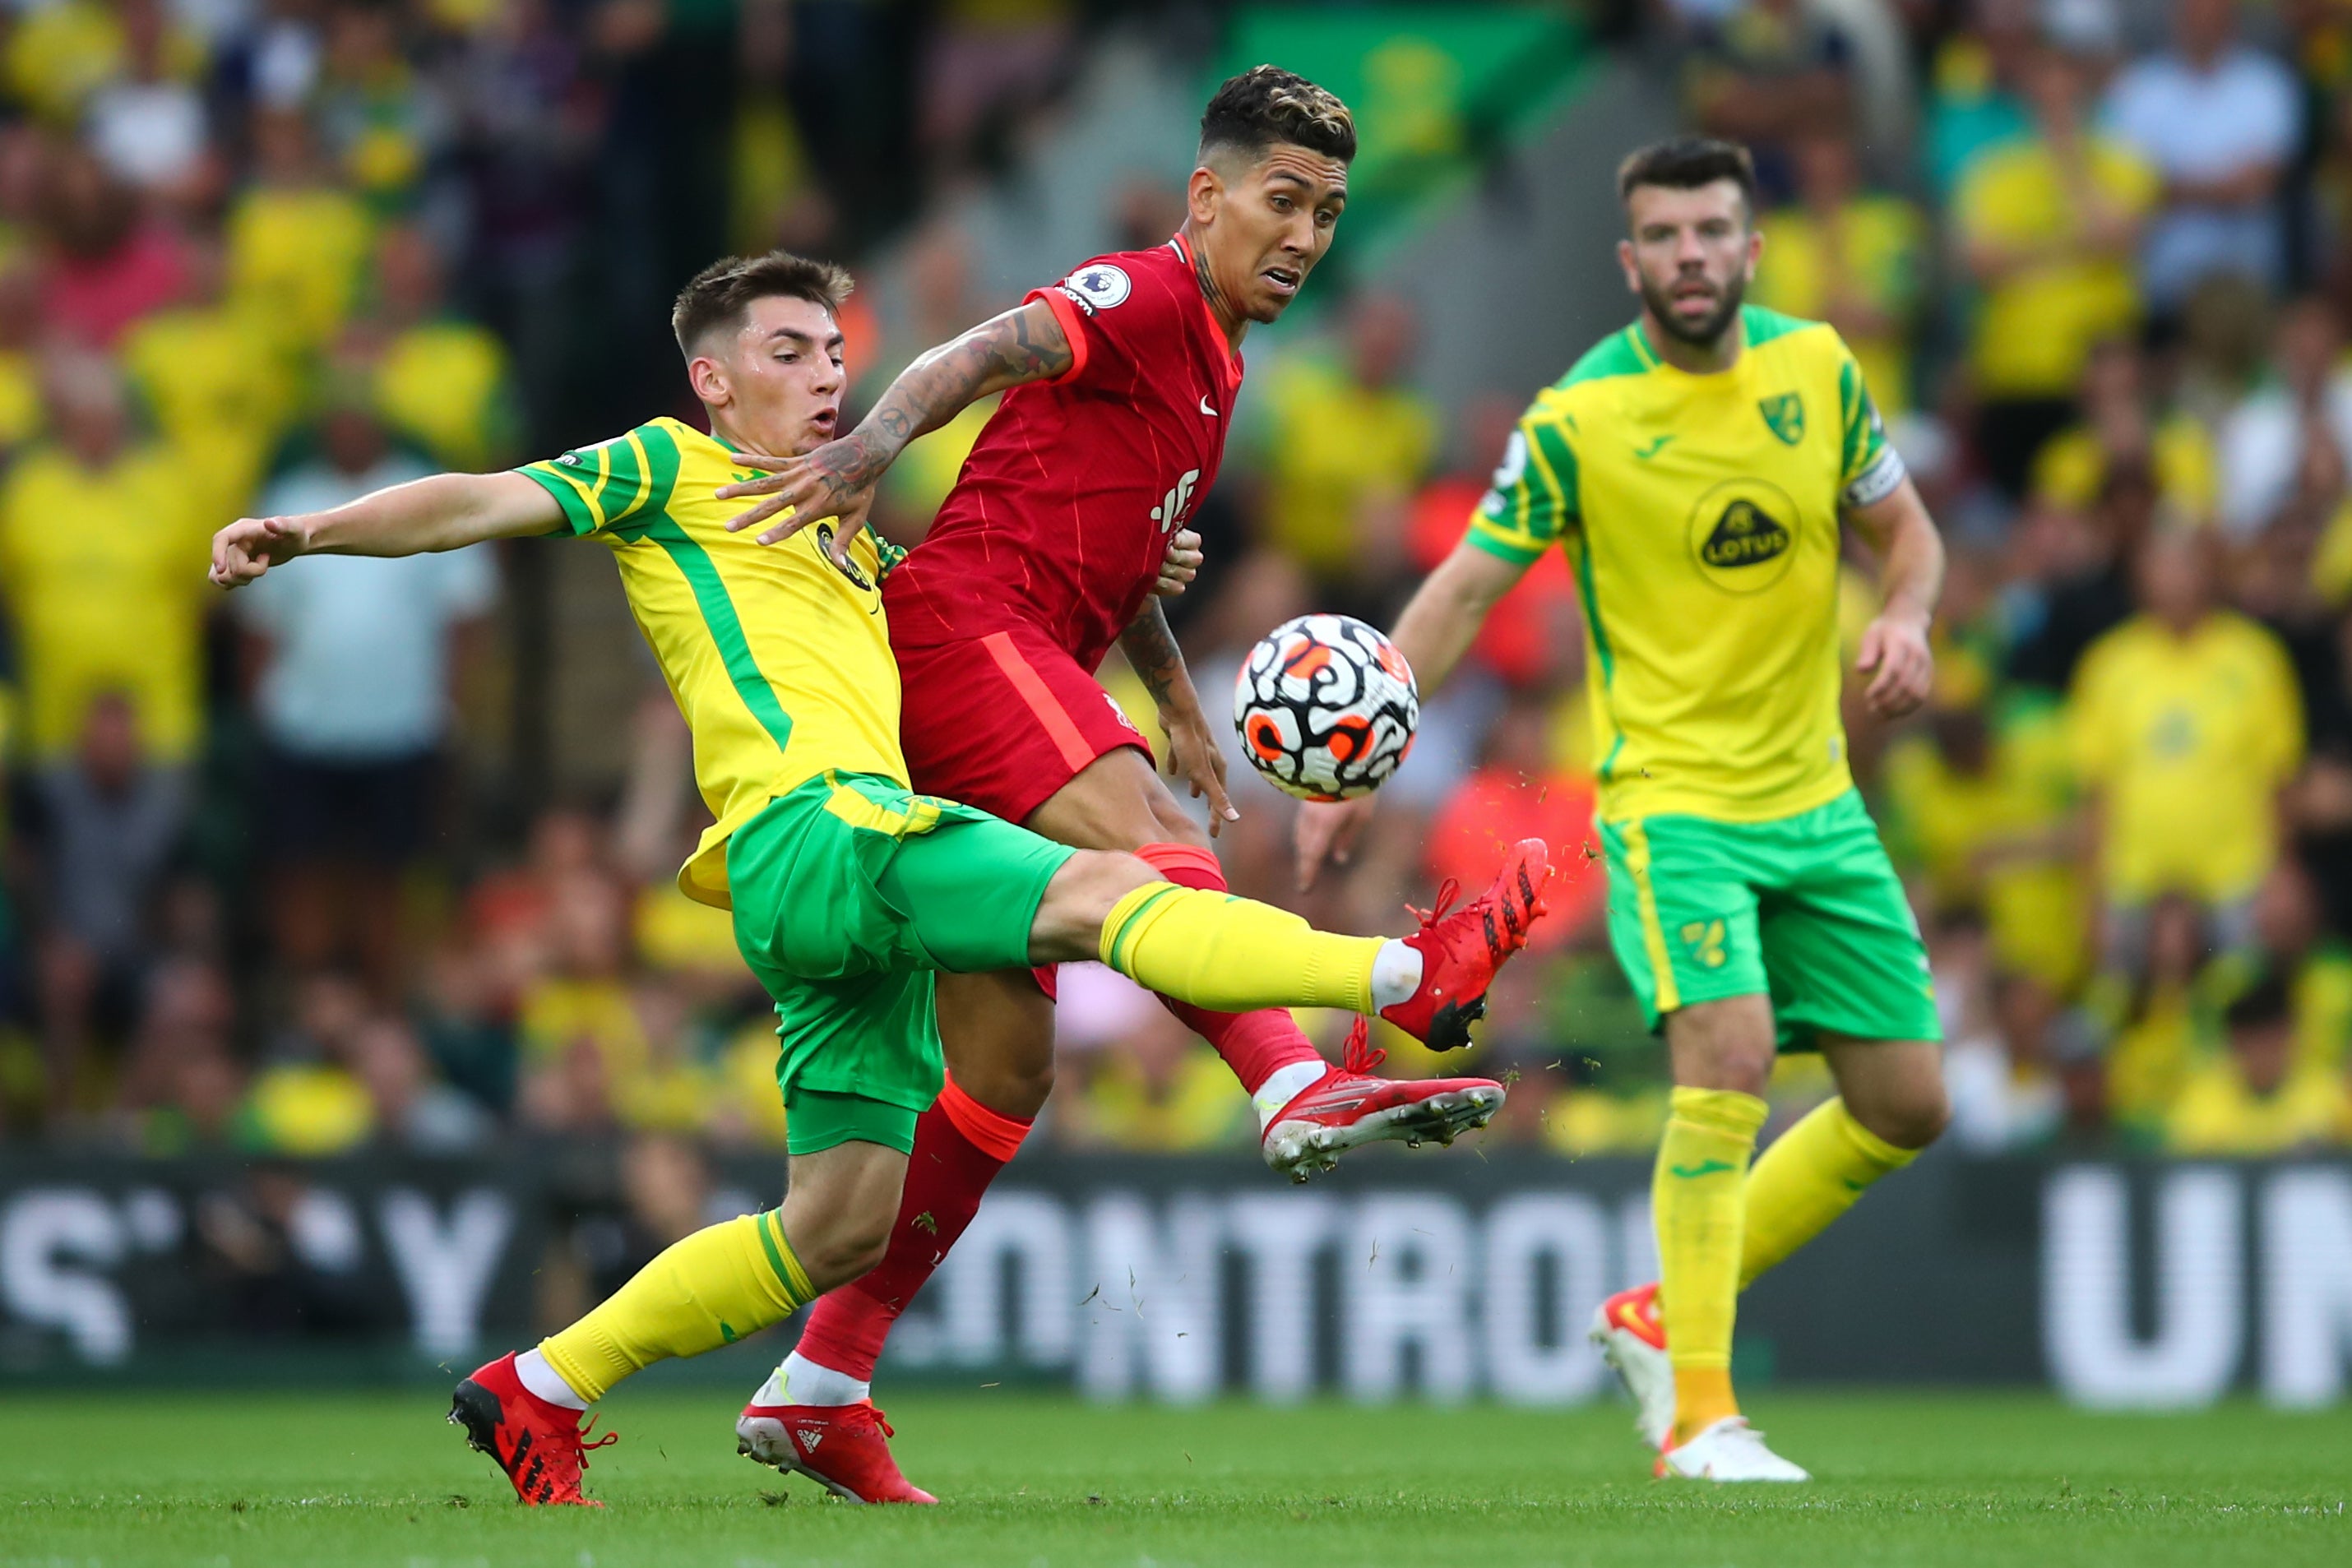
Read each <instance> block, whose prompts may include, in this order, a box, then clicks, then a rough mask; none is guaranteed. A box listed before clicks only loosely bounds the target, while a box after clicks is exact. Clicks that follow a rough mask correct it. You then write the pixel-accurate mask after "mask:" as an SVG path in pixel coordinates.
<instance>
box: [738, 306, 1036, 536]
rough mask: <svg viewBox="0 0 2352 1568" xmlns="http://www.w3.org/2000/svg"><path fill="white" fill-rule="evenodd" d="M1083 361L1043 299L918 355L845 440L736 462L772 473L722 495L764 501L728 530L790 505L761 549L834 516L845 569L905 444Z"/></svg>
mask: <svg viewBox="0 0 2352 1568" xmlns="http://www.w3.org/2000/svg"><path fill="white" fill-rule="evenodd" d="M1076 362H1077V352H1076V350H1074V349H1073V348H1072V347H1071V346H1070V340H1069V335H1068V334H1067V333H1066V332H1064V331H1063V330H1062V323H1061V321H1060V319H1058V318H1057V317H1055V314H1054V310H1053V307H1051V306H1049V305H1047V304H1046V303H1045V301H1044V300H1042V299H1033V300H1031V301H1029V303H1027V304H1026V305H1023V306H1019V307H1017V308H1013V309H1011V310H1007V311H1006V312H1004V314H1003V315H1002V316H996V317H992V318H991V319H988V320H985V321H982V323H981V324H980V325H979V326H977V327H974V328H973V329H971V331H969V332H966V333H965V334H963V336H961V337H960V338H957V339H954V340H951V341H950V342H945V343H942V344H940V346H939V347H938V348H936V349H932V350H929V352H927V353H924V354H922V355H920V356H919V357H918V358H917V359H916V361H915V362H914V363H913V364H911V365H908V367H907V368H906V369H905V370H903V371H899V372H898V380H897V381H894V382H891V383H890V386H889V390H887V392H884V393H883V394H882V399H881V401H880V402H877V403H876V404H875V405H874V412H873V413H869V414H867V415H866V417H865V418H864V419H862V420H860V421H858V422H857V428H856V430H853V431H851V432H850V433H849V434H847V435H845V436H843V437H841V438H840V439H839V440H837V441H828V442H826V443H825V444H824V445H822V446H820V447H817V448H816V449H815V450H814V451H812V452H807V453H803V455H800V456H798V457H765V456H761V455H756V454H751V453H744V454H740V455H738V457H737V459H736V460H737V461H738V462H740V463H742V464H744V465H746V466H748V467H752V468H765V469H767V470H768V471H769V472H768V474H767V476H765V477H764V478H759V479H747V480H745V481H743V482H742V483H741V484H737V485H728V486H721V487H720V489H719V491H718V495H719V498H720V499H721V500H732V499H734V498H736V497H744V496H757V497H761V500H760V501H759V503H758V504H757V505H755V506H753V507H751V508H750V509H749V510H747V511H745V512H743V513H742V514H741V515H740V516H738V517H735V518H734V519H732V520H731V521H730V522H729V523H728V525H727V528H728V531H729V532H730V533H738V532H740V531H741V530H743V529H745V528H756V527H758V526H759V525H760V524H761V523H764V522H766V521H767V520H768V519H769V518H770V517H775V516H776V515H777V514H778V513H780V512H782V511H784V510H785V509H786V508H790V509H791V512H792V516H790V517H787V518H785V519H784V520H783V521H782V522H780V523H777V524H775V525H774V526H772V527H771V528H767V529H765V530H763V531H762V532H761V534H760V536H759V540H760V543H761V544H763V545H772V544H774V543H776V542H777V541H779V540H781V539H787V538H792V536H793V535H794V534H796V533H798V532H799V531H800V530H801V529H802V528H806V527H807V526H808V525H809V524H811V523H814V522H818V521H821V520H822V519H824V518H826V517H832V518H835V519H836V520H835V524H834V537H833V553H834V557H835V559H837V560H839V561H840V562H842V563H843V564H844V565H846V564H847V563H848V560H849V541H850V539H851V538H853V537H855V536H856V532H857V530H858V529H859V528H863V527H864V526H865V524H866V512H867V511H868V510H869V509H870V508H871V507H873V505H874V486H876V485H877V483H879V482H880V480H881V478H882V476H883V474H884V473H885V472H887V470H888V468H889V466H890V465H891V464H892V463H894V462H896V461H898V454H899V453H901V452H904V451H905V450H906V449H907V444H908V442H910V441H912V440H914V439H915V437H917V436H919V435H922V434H928V433H929V432H930V431H934V430H937V429H938V428H939V427H940V426H941V425H943V424H945V423H947V422H948V421H950V420H951V419H953V418H954V417H955V416H956V415H957V414H959V413H962V412H963V411H964V410H965V409H967V408H969V407H971V405H972V404H973V403H975V402H979V401H980V400H981V399H982V398H984V397H989V396H992V395H993V394H994V393H997V392H1003V391H1004V390H1005V389H1006V388H1007V387H1017V386H1020V385H1021V384H1023V383H1024V382H1043V381H1051V380H1052V379H1053V378H1054V377H1055V376H1058V375H1060V374H1062V373H1063V372H1065V371H1067V370H1068V369H1069V368H1070V367H1071V366H1072V365H1073V364H1076Z"/></svg>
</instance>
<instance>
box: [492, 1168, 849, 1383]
mask: <svg viewBox="0 0 2352 1568" xmlns="http://www.w3.org/2000/svg"><path fill="white" fill-rule="evenodd" d="M815 1298H816V1291H814V1290H812V1289H811V1288H810V1287H809V1279H808V1275H807V1274H806V1273H805V1272H803V1270H802V1269H801V1262H800V1260H799V1259H798V1258H795V1257H793V1249H792V1244H791V1243H790V1242H788V1241H786V1240H785V1239H784V1228H783V1225H782V1221H781V1220H779V1219H778V1218H777V1215H776V1211H775V1210H774V1209H770V1210H768V1211H767V1212H766V1213H764V1214H747V1215H744V1216H743V1217H742V1218H739V1219H730V1220H728V1221H727V1222H726V1223H725V1224H723V1225H713V1226H710V1227H708V1228H705V1229H701V1230H698V1231H696V1232H695V1233H694V1234H693V1235H691V1236H689V1237H687V1238H686V1239H684V1240H682V1241H678V1242H675V1243H673V1244H672V1245H671V1246H670V1247H669V1248H667V1249H666V1250H664V1251H663V1253H662V1254H661V1256H660V1257H658V1258H656V1259H655V1260H653V1261H652V1262H650V1263H648V1264H646V1266H645V1267H644V1268H643V1269H640V1270H637V1272H636V1274H635V1277H634V1278H632V1279H631V1280H630V1281H629V1282H628V1283H627V1284H625V1285H623V1286H622V1287H621V1288H620V1289H619V1290H617V1291H614V1292H613V1293H612V1295H611V1296H610V1297H608V1298H607V1299H606V1300H605V1301H604V1305H602V1306H600V1307H598V1308H596V1310H595V1311H593V1312H590V1313H589V1314H588V1315H587V1316H586V1317H584V1318H582V1319H581V1320H580V1321H579V1322H576V1323H573V1324H572V1326H571V1327H570V1328H568V1329H565V1330H564V1331H563V1332H562V1333H559V1334H555V1335H552V1336H551V1337H550V1338H548V1339H545V1340H543V1341H541V1343H540V1347H539V1349H540V1354H542V1355H544V1356H545V1357H547V1364H549V1365H550V1366H552V1367H553V1368H554V1369H555V1370H556V1373H557V1375H560V1376H561V1377H562V1379H563V1381H564V1382H566V1383H568V1384H570V1385H572V1392H574V1393H576V1394H578V1395H579V1396H581V1397H582V1398H583V1399H585V1400H587V1401H588V1402H589V1403H591V1404H593V1403H594V1402H595V1401H597V1400H599V1399H602V1398H603V1397H604V1394H605V1391H606V1390H608V1389H610V1388H611V1387H612V1386H613V1385H614V1384H616V1383H618V1382H620V1381H621V1379H623V1378H625V1377H626V1376H628V1375H630V1374H631V1373H633V1372H641V1371H643V1370H644V1369H645V1368H646V1367H648V1366H651V1365H652V1364H654V1363H655V1362H656V1361H665V1360H667V1359H668V1358H669V1357H671V1356H675V1355H700V1354H702V1353H703V1352H705V1351H707V1350H716V1349H718V1348H719V1346H720V1345H722V1344H732V1343H735V1342H736V1341H737V1340H739V1339H741V1338H742V1337H743V1336H744V1335H746V1334H749V1333H755V1332H756V1331H758V1330H760V1329H763V1328H766V1327H767V1326H768V1325H769V1324H770V1323H773V1322H782V1321H783V1320H784V1319H785V1318H787V1317H789V1316H791V1315H792V1313H793V1310H794V1309H795V1308H797V1307H800V1306H803V1305H805V1304H806V1303H807V1302H809V1301H814V1300H815Z"/></svg>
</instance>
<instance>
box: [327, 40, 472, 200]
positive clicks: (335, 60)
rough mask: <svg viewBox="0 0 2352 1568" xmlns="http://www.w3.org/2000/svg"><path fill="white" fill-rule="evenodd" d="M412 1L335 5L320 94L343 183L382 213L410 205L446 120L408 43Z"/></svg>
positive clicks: (331, 151) (331, 148) (331, 150)
mask: <svg viewBox="0 0 2352 1568" xmlns="http://www.w3.org/2000/svg"><path fill="white" fill-rule="evenodd" d="M403 12H404V7H402V6H401V5H398V4H395V3H393V0H341V4H338V5H332V6H331V7H329V9H328V11H327V17H326V22H327V25H326V37H325V40H324V44H325V47H324V48H323V50H322V51H321V54H320V73H319V85H318V90H317V97H316V100H315V101H316V106H317V107H316V110H315V115H316V123H317V125H318V128H319V140H320V146H321V149H322V151H323V152H324V155H325V156H326V158H327V159H328V161H329V162H331V164H332V165H333V167H334V168H335V170H336V171H337V172H338V173H339V174H340V175H341V183H342V184H343V185H344V186H345V187H346V188H347V189H349V190H350V191H352V193H354V194H356V195H358V196H359V198H360V199H361V200H362V202H364V203H365V204H366V205H367V207H368V210H369V211H370V212H371V213H373V214H376V215H378V216H381V217H390V216H394V215H397V214H401V213H403V212H404V211H406V210H407V209H408V208H409V207H410V206H411V205H412V204H413V203H414V202H415V196H416V188H417V185H418V184H419V183H420V182H421V181H422V180H423V178H424V177H425V172H426V170H427V168H428V166H429V164H430V162H431V161H432V159H433V157H434V155H435V153H436V152H437V150H438V148H437V143H438V142H439V141H440V140H441V138H442V136H443V135H444V134H445V132H446V124H445V122H444V120H443V117H442V116H441V114H440V113H439V112H438V105H436V103H435V102H434V101H433V99H431V97H430V96H429V95H428V94H427V93H426V92H425V84H424V82H423V81H422V80H421V79H420V78H419V77H418V74H417V73H416V71H415V69H413V68H411V66H410V65H409V62H408V60H407V58H406V57H405V56H404V54H403V53H402V49H401V37H400V29H401V25H402V23H403V21H404V19H405V18H404V14H403Z"/></svg>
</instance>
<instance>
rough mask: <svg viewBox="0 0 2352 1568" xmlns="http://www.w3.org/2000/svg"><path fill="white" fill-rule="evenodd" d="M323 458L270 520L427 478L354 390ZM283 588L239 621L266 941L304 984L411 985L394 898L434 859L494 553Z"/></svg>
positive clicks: (274, 499) (269, 498)
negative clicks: (414, 869) (442, 795)
mask: <svg viewBox="0 0 2352 1568" xmlns="http://www.w3.org/2000/svg"><path fill="white" fill-rule="evenodd" d="M329 398H330V402H329V405H328V407H327V408H326V410H325V412H324V413H323V415H322V417H321V419H320V425H319V435H320V453H321V455H320V460H319V461H317V462H314V463H311V464H309V465H304V466H302V467H299V468H297V469H295V470H293V471H292V472H290V473H289V474H288V475H286V476H285V477H283V478H281V479H279V480H278V482H277V483H275V484H274V485H272V486H270V488H269V490H268V493H267V494H266V495H265V496H264V497H263V498H262V503H261V505H262V510H263V512H264V513H265V514H266V515H269V516H279V515H283V514H288V513H292V512H304V511H312V510H318V509H321V508H324V507H334V506H340V505H341V504H342V503H343V502H345V501H348V500H352V499H353V498H355V497H360V496H362V495H365V494H366V493H368V492H369V491H371V490H376V489H381V488H383V486H387V485H394V484H399V483H401V482H403V481H404V480H409V479H415V478H419V477H421V476H424V475H426V474H428V473H431V472H433V470H432V469H431V468H429V467H427V466H426V465H424V464H421V463H419V462H417V461H416V460H415V458H413V457H408V456H405V455H401V454H398V453H395V452H394V451H393V450H392V448H391V447H390V445H389V444H388V443H387V442H386V440H385V437H384V433H383V426H382V424H381V423H379V422H378V420H377V418H376V417H375V414H374V413H373V409H372V407H371V406H370V402H371V400H370V398H369V396H368V394H367V392H365V391H364V390H362V388H357V387H352V386H350V385H342V386H340V387H337V388H333V389H331V391H330V393H329ZM314 565H315V566H316V568H317V569H318V570H312V571H306V572H302V573H299V574H297V573H292V572H279V573H274V574H272V575H271V576H270V577H269V578H267V579H265V580H262V581H261V582H259V583H257V584H256V585H255V591H253V592H252V593H251V594H249V595H246V596H243V598H242V600H241V601H240V603H239V606H238V608H239V611H240V613H241V615H242V619H243V624H244V625H245V627H246V629H247V634H248V636H249V637H250V638H251V639H252V643H251V645H250V651H249V658H250V662H251V664H252V666H253V667H254V668H255V669H256V670H257V682H256V685H255V709H256V716H257V720H258V722H259V728H260V732H261V736H262V738H263V741H264V743H265V746H266V747H267V751H266V755H265V758H264V761H263V764H262V773H263V779H262V784H261V789H260V792H259V804H260V811H261V815H260V820H259V822H258V823H257V827H258V828H259V830H260V831H257V834H256V842H257V845H258V846H259V847H260V849H261V852H262V853H263V855H264V857H265V858H266V859H267V861H268V862H269V863H270V864H271V866H272V868H273V870H272V876H271V882H272V891H271V904H272V911H271V915H272V930H273V934H274V936H275V938H276V942H277V946H278V953H279V955H280V956H281V957H283V958H284V959H285V960H286V961H288V962H289V963H291V964H293V965H294V966H295V967H298V968H315V967H320V966H321V965H325V964H328V963H332V962H337V961H346V962H352V963H356V964H358V965H359V966H360V967H361V968H362V972H363V973H364V974H366V976H367V977H368V979H369V981H370V983H371V984H372V985H373V986H374V987H375V988H376V989H377V994H378V995H379V996H382V997H384V998H391V997H393V996H394V995H396V994H397V989H398V985H399V981H400V978H401V976H400V969H401V955H400V936H401V933H400V927H399V918H400V904H401V901H400V884H401V878H402V876H403V874H404V873H405V872H406V870H407V869H408V868H409V867H410V866H411V865H413V864H414V863H415V862H416V861H417V860H418V859H419V857H420V856H421V855H422V854H423V853H424V852H425V845H426V842H427V840H428V837H429V834H430V831H431V827H432V818H433V815H434V809H435V804H436V793H437V791H436V777H437V775H438V771H439V766H440V760H441V754H442V750H443V747H444V745H445V743H446V739H447V737H448V729H449V718H450V713H451V708H452V692H453V689H454V688H455V686H456V685H457V681H458V680H459V679H460V678H462V674H463V670H464V666H465V664H466V660H465V657H464V650H465V647H466V645H467V640H468V639H469V637H470V636H471V635H472V634H473V630H474V628H475V626H476V624H477V622H478V620H479V617H480V616H481V615H482V614H483V612H485V611H487V610H488V607H489V603H490V601H491V597H492V595H493V594H494V593H495V592H496V590H497V575H496V570H495V568H494V567H493V565H492V562H491V559H490V557H489V555H488V552H486V551H484V550H482V549H466V550H457V551H453V552H450V553H446V554H441V555H425V556H416V557H413V558H409V559H399V560H391V559H374V558H371V557H363V556H337V557H332V558H329V559H322V560H320V561H318V562H316V563H314Z"/></svg>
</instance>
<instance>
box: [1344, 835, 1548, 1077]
mask: <svg viewBox="0 0 2352 1568" xmlns="http://www.w3.org/2000/svg"><path fill="white" fill-rule="evenodd" d="M1550 880H1551V851H1550V849H1549V846H1547V845H1546V844H1545V843H1544V841H1542V840H1541V839H1521V840H1520V841H1518V842H1517V843H1516V844H1514V845H1512V846H1511V854H1510V858H1509V859H1508V860H1506V861H1505V862H1503V869H1502V870H1501V871H1500V872H1499V873H1496V877H1495V880H1494V881H1493V882H1491V883H1488V884H1487V886H1486V892H1484V893H1482V894H1479V895H1478V896H1477V897H1475V898H1474V899H1472V900H1471V901H1470V902H1469V903H1467V904H1464V905H1463V906H1462V907H1461V908H1459V909H1456V910H1454V912H1453V913H1452V914H1450V915H1449V914H1447V913H1446V909H1447V906H1448V905H1450V904H1452V903H1453V902H1454V894H1456V893H1457V892H1459V891H1460V884H1459V883H1455V882H1454V881H1452V880H1451V879H1450V878H1449V879H1448V880H1447V882H1446V883H1445V885H1444V886H1443V887H1441V888H1439V889H1438V890H1437V905H1436V907H1435V908H1433V909H1430V910H1427V911H1423V910H1419V909H1416V910H1414V911H1413V914H1415V915H1419V916H1420V917H1421V929H1420V930H1418V931H1416V932H1414V933H1413V934H1412V936H1408V937H1406V938H1405V939H1404V944H1405V946H1408V947H1411V948H1412V949H1414V950H1415V951H1416V952H1418V953H1420V955H1421V988H1420V989H1418V990H1416V991H1414V992H1413V994H1412V996H1410V997H1407V998H1405V999H1404V1000H1403V1001H1401V1002H1399V1003H1397V1004H1396V1005H1395V1006H1394V1007H1388V1008H1382V1009H1381V1017H1382V1018H1384V1019H1388V1020H1389V1022H1391V1023H1392V1024H1394V1025H1396V1026H1397V1028H1399V1029H1401V1030H1404V1031H1405V1033H1407V1034H1409V1035H1411V1036H1412V1038H1413V1039H1415V1040H1420V1041H1421V1042H1422V1043H1423V1044H1424V1045H1426V1046H1428V1047H1429V1048H1430V1050H1432V1051H1454V1050H1457V1049H1459V1048H1460V1047H1462V1046H1465V1045H1467V1044H1469V1043H1470V1026H1471V1024H1472V1023H1474V1022H1475V1021H1476V1020H1477V1019H1482V1018H1484V1017H1486V988H1487V987H1489V986H1491V985H1493V984H1494V983H1495V971H1496V970H1497V969H1499V968H1501V967H1503V964H1504V962H1505V960H1507V959H1508V958H1509V957H1510V956H1511V955H1512V954H1514V953H1516V952H1517V951H1518V950H1519V949H1520V948H1522V947H1524V946H1527V945H1528V927H1529V926H1531V925H1534V924H1535V922H1536V920H1537V919H1538V917H1539V916H1541V915H1542V914H1543V913H1544V902H1543V890H1544V883H1548V882H1549V881H1550Z"/></svg>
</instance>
